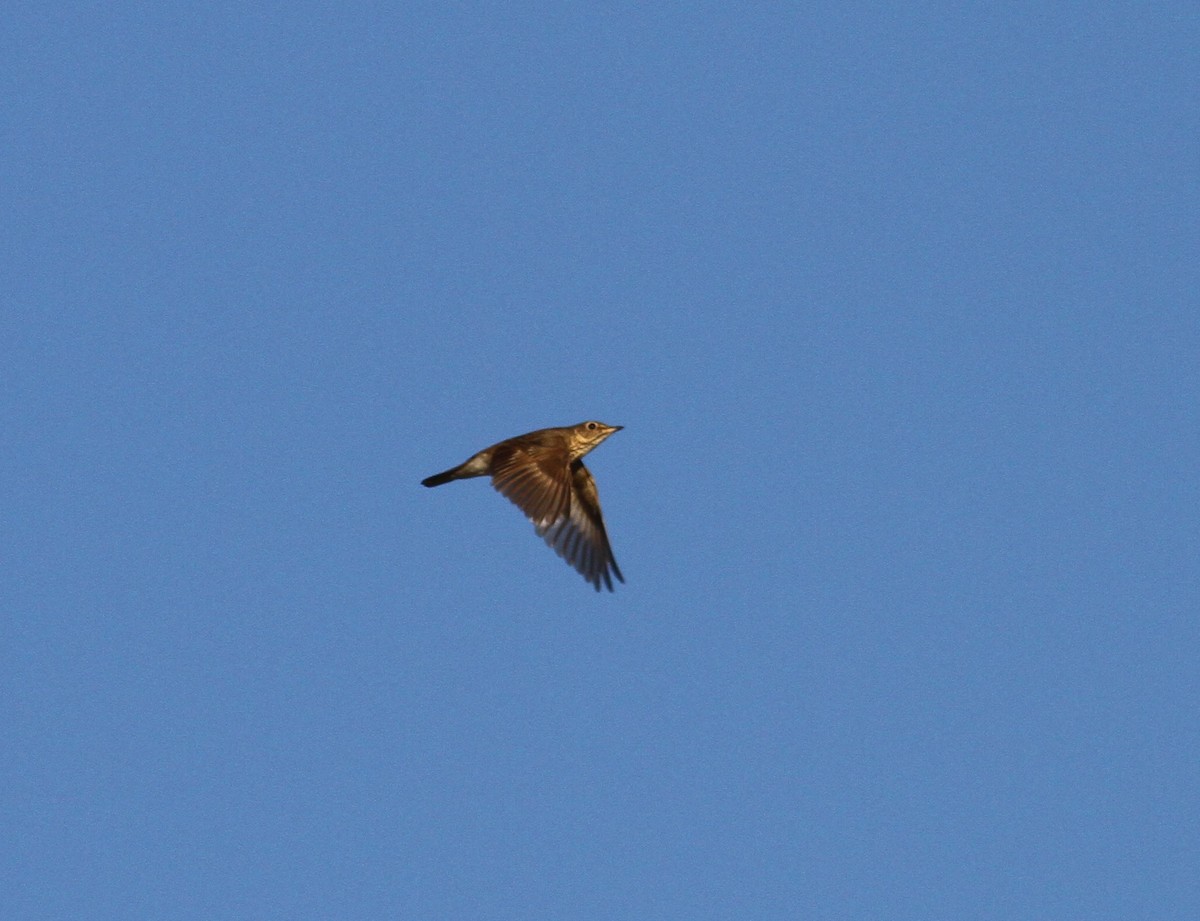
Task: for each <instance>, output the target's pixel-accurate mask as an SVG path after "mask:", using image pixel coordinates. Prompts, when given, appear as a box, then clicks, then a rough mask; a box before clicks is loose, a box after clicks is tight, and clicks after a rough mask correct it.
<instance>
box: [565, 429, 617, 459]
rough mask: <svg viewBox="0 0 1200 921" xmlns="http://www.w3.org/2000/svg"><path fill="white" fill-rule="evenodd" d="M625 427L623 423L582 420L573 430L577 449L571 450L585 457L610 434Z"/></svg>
mask: <svg viewBox="0 0 1200 921" xmlns="http://www.w3.org/2000/svg"><path fill="white" fill-rule="evenodd" d="M624 427H625V426H623V425H605V424H604V423H603V422H595V421H591V422H580V423H579V424H578V425H577V426H575V427H574V428H573V429H572V430H571V436H572V439H571V440H572V441H573V442H574V443H575V450H573V451H572V452H571V454H572V456H573V457H583V455H585V454H587V453H588V451H590V450H592V448H594V447H596V445H598V444H600V442H602V441H603V440H604V439H605V438H607V437H608V436H609V435H611V434H613V433H614V432H619V431H621V429H623V428H624Z"/></svg>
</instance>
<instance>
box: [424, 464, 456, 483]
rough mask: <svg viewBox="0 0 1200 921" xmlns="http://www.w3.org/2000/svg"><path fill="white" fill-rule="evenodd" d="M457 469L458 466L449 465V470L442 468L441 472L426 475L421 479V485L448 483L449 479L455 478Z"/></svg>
mask: <svg viewBox="0 0 1200 921" xmlns="http://www.w3.org/2000/svg"><path fill="white" fill-rule="evenodd" d="M458 470H459V468H458V467H451V468H450V469H449V470H444V471H442V472H441V473H435V474H434V475H433V476H427V477H425V479H423V480H422V481H421V485H422V486H441V485H442V484H443V483H449V482H450V481H451V480H457V479H458Z"/></svg>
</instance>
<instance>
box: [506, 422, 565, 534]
mask: <svg viewBox="0 0 1200 921" xmlns="http://www.w3.org/2000/svg"><path fill="white" fill-rule="evenodd" d="M492 485H493V486H494V487H495V488H496V489H497V491H499V492H500V494H501V495H503V496H505V497H507V498H508V499H509V500H510V501H511V502H512V503H513V504H515V505H516V506H517V507H518V508H519V509H520V510H521V511H522V512H524V513H525V514H526V516H528V518H529V520H530V521H532V522H533V523H534V525H535V526H536V527H537V528H539V533H540V529H541V528H543V527H549V526H550V525H552V524H553V523H554V522H555V521H558V520H559V519H561V518H563V517H564V516H565V515H566V514H567V509H568V508H569V506H570V504H571V472H570V458H569V456H568V455H567V450H566V448H565V447H564V448H563V449H562V450H561V451H558V450H547V449H544V448H538V449H537V450H536V451H530V450H528V449H527V448H524V447H522V446H521V445H514V444H508V443H505V442H501V443H500V444H498V445H496V447H495V453H494V454H493V455H492Z"/></svg>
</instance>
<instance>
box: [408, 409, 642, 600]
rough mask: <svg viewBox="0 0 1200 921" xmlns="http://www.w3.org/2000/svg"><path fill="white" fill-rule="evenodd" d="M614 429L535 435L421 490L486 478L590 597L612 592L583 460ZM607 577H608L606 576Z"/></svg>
mask: <svg viewBox="0 0 1200 921" xmlns="http://www.w3.org/2000/svg"><path fill="white" fill-rule="evenodd" d="M621 428H622V427H621V426H619V425H605V424H604V423H602V422H581V423H579V425H571V426H567V427H565V428H552V429H538V430H537V431H536V432H529V433H527V434H525V435H518V436H517V437H516V438H509V439H506V440H505V441H501V442H497V443H496V444H494V445H492V446H491V447H488V448H484V449H483V450H482V451H480V452H479V453H478V454H475V455H473V456H472V457H470V458H469V459H467V460H466V461H464V462H463V463H461V464H459V465H458V466H457V467H452V468H451V469H449V470H446V471H444V472H442V473H438V474H435V475H433V476H431V477H426V478H425V479H424V480H422V481H421V485H422V486H441V485H442V484H443V483H449V482H450V481H451V480H462V479H467V478H468V477H477V476H490V477H491V478H492V485H493V486H494V487H495V488H496V489H497V490H498V491H499V492H500V493H501V494H503V495H504V496H507V497H508V498H509V499H510V500H511V501H512V502H513V503H514V504H515V505H516V506H517V507H518V508H520V509H521V511H523V512H524V513H525V515H526V516H527V517H528V518H529V520H530V521H532V522H533V526H534V528H535V529H536V530H537V533H538V534H539V535H540V536H541V537H542V539H544V540H545V541H546V543H547V544H549V545H550V546H551V547H553V548H554V550H555V552H556V553H558V555H559V556H561V557H562V558H563V559H564V560H566V561H567V562H568V563H570V564H571V565H572V566H573V567H575V569H576V570H578V571H579V573H580V574H581V575H582V576H583V577H584V578H585V579H587V580H588V581H589V582H590V583H592V585H593V586H595V588H596V591H600V583H601V581H602V580H603V582H604V585H605V587H606V588H607V589H608V590H609V591H610V592H611V591H612V590H613V584H612V576H613V575H615V576H616V577H617V578H618V579H619V580H620V581H622V582H624V581H625V577H624V576H622V575H621V570H620V569H619V568H617V561H616V560H615V559H614V558H613V553H612V547H611V546H610V545H609V542H608V533H607V532H606V531H605V529H604V518H603V516H602V515H601V514H600V495H599V493H598V492H597V491H596V482H595V480H593V479H592V475H591V473H589V472H588V469H587V467H585V466H584V465H583V460H582V458H583V456H584V455H585V454H587V453H588V452H589V451H591V450H592V449H593V448H595V447H596V446H597V445H598V444H600V442H602V441H604V439H606V438H607V437H608V436H609V435H611V434H613V433H614V432H619V431H620V430H621ZM610 572H611V575H610Z"/></svg>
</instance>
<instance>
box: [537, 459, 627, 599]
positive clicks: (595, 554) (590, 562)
mask: <svg viewBox="0 0 1200 921" xmlns="http://www.w3.org/2000/svg"><path fill="white" fill-rule="evenodd" d="M534 523H535V524H536V525H537V532H538V534H540V535H541V536H542V539H543V540H545V541H546V543H547V544H549V545H550V546H551V547H553V548H554V551H555V552H556V553H557V554H558V555H559V556H561V557H562V558H563V559H564V560H566V561H567V562H568V563H570V564H571V565H572V566H574V567H575V569H576V570H578V571H579V573H580V574H581V575H582V576H583V577H584V578H585V579H587V580H588V581H589V582H591V583H592V585H594V586H595V587H596V591H600V580H601V579H603V580H604V585H605V587H606V588H607V589H608V590H609V591H610V592H611V591H612V590H613V583H612V576H613V575H615V576H616V577H617V578H618V579H620V580H621V581H622V582H624V581H625V577H624V576H623V575H621V570H620V569H619V568H618V567H617V561H616V560H615V559H614V558H613V552H612V547H611V546H610V545H609V543H608V532H606V531H605V530H604V518H603V516H602V515H601V514H600V494H599V493H598V492H597V491H596V481H595V480H594V479H592V474H591V473H590V472H589V471H588V469H587V467H585V466H584V465H583V462H582V461H578V460H577V461H575V462H574V463H573V464H572V465H571V492H570V503H569V506H568V508H567V509H566V510H565V511H564V513H563V514H562V515H560V516H559V517H558V518H556V519H555V520H553V521H551V522H548V523H546V524H537V522H534ZM610 569H611V570H612V575H610V574H609V570H610Z"/></svg>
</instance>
